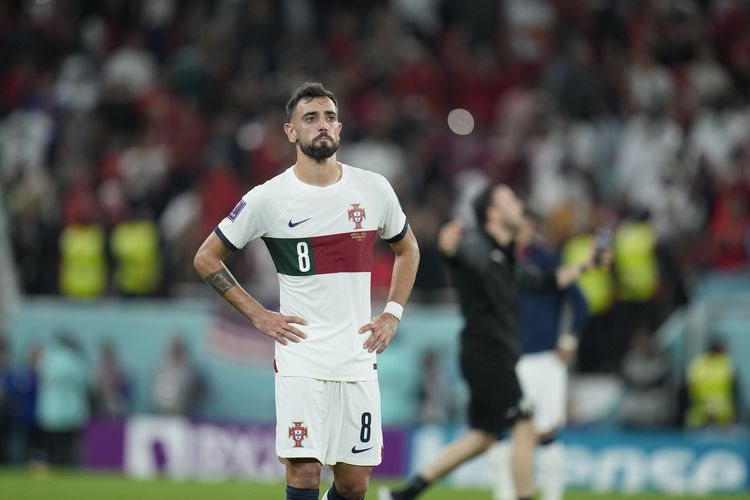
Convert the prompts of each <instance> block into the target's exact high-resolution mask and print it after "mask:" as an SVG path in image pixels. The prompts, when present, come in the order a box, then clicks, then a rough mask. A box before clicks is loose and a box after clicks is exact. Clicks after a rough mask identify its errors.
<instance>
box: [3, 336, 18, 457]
mask: <svg viewBox="0 0 750 500" xmlns="http://www.w3.org/2000/svg"><path fill="white" fill-rule="evenodd" d="M15 399H16V398H15V397H14V394H13V372H12V370H11V367H10V355H9V353H8V345H7V343H6V342H5V340H4V339H1V338H0V465H6V464H8V462H9V461H10V453H11V436H12V434H11V431H12V426H13V412H14V410H15V408H14V406H15V404H16V400H15Z"/></svg>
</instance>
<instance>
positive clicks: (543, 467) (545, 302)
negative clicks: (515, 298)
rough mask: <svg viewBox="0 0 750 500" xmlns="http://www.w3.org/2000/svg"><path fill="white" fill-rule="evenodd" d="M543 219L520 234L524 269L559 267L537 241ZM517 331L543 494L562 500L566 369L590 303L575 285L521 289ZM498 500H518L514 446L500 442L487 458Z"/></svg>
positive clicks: (531, 219) (530, 221) (529, 220)
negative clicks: (567, 314)
mask: <svg viewBox="0 0 750 500" xmlns="http://www.w3.org/2000/svg"><path fill="white" fill-rule="evenodd" d="M538 228H539V220H538V219H537V218H536V216H535V215H534V214H531V213H527V214H526V216H525V217H524V222H523V225H522V227H521V231H520V232H519V234H518V239H517V250H518V253H519V254H520V255H521V256H522V258H523V261H524V265H525V266H527V267H529V268H535V269H538V270H539V271H540V272H550V271H553V270H554V269H556V268H557V267H558V266H559V265H560V257H559V255H558V253H557V252H556V251H555V250H554V249H552V248H550V246H549V245H547V244H545V242H544V241H543V240H542V239H540V238H539V237H538ZM566 307H570V311H571V318H570V320H569V323H570V328H569V330H568V329H567V325H566V331H565V332H564V333H563V334H562V335H560V331H561V330H560V329H561V326H562V323H563V315H564V311H565V310H566V309H565V308H566ZM519 308H520V312H519V330H520V339H521V350H522V352H523V354H522V355H521V359H520V360H519V361H518V364H517V365H516V374H517V375H518V379H519V382H520V383H521V389H522V391H523V394H524V396H525V397H526V398H527V399H528V401H529V403H530V404H531V407H532V408H533V409H534V416H533V422H534V429H535V431H536V433H537V439H538V442H539V445H540V446H539V448H538V449H537V453H538V462H539V465H540V474H539V479H540V484H539V487H540V490H541V492H542V499H543V500H561V499H562V497H563V492H564V489H565V478H564V463H563V461H564V452H565V450H564V448H563V446H562V444H561V443H559V442H558V441H557V432H558V430H559V428H560V427H562V425H563V424H564V423H565V410H566V395H567V382H568V370H567V367H568V364H569V363H570V362H571V361H572V360H573V358H574V357H575V353H576V347H577V345H578V336H577V333H579V332H581V331H582V329H583V327H584V325H585V323H586V319H587V316H588V307H587V305H586V299H585V298H584V297H583V294H582V293H581V291H580V289H579V288H578V286H577V285H576V284H575V283H573V284H571V285H570V286H569V287H567V288H563V289H561V290H553V291H547V292H544V293H535V292H533V291H527V290H524V289H521V291H520V294H519ZM488 457H489V459H490V464H491V466H492V474H490V478H491V480H492V485H493V496H494V498H495V500H513V499H514V498H515V497H516V494H515V488H514V487H513V481H512V480H511V469H510V443H509V442H508V441H507V440H504V441H500V442H497V443H496V444H495V445H493V447H492V449H490V451H489V453H488Z"/></svg>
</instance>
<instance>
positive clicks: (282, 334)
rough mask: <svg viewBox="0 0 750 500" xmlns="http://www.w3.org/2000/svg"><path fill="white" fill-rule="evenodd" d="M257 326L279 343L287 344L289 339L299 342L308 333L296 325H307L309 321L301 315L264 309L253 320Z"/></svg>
mask: <svg viewBox="0 0 750 500" xmlns="http://www.w3.org/2000/svg"><path fill="white" fill-rule="evenodd" d="M253 324H254V325H255V328H257V329H258V330H260V331H261V333H263V334H264V335H268V336H269V337H271V338H272V339H274V340H275V341H276V342H278V343H279V344H283V345H287V344H288V343H289V341H292V342H299V341H300V340H302V339H304V338H307V335H306V334H305V333H304V332H303V331H302V330H300V329H298V328H297V327H296V326H294V325H307V321H306V320H305V319H303V318H300V317H299V316H285V315H283V314H281V313H278V312H276V311H269V310H265V311H263V312H262V313H261V314H260V315H259V317H258V318H257V319H255V320H253Z"/></svg>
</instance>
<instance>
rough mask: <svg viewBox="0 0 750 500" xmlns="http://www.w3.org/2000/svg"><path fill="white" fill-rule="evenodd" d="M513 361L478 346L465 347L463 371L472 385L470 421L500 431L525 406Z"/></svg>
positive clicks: (479, 428) (477, 427)
mask: <svg viewBox="0 0 750 500" xmlns="http://www.w3.org/2000/svg"><path fill="white" fill-rule="evenodd" d="M514 364H515V363H513V362H511V361H506V360H502V359H498V357H496V356H492V355H488V353H485V352H482V351H478V350H475V349H463V350H462V353H461V373H462V375H463V377H464V380H465V381H466V384H467V385H468V387H469V425H470V426H471V428H472V429H477V430H482V431H485V432H489V433H491V434H498V433H500V432H501V431H502V430H503V429H505V428H507V427H508V426H509V425H510V424H511V423H512V422H513V420H514V419H515V418H517V417H518V416H519V414H521V413H522V412H525V411H527V410H522V408H523V407H525V406H526V403H525V402H524V398H523V394H522V392H521V387H520V384H519V382H518V377H517V375H516V372H515V370H514Z"/></svg>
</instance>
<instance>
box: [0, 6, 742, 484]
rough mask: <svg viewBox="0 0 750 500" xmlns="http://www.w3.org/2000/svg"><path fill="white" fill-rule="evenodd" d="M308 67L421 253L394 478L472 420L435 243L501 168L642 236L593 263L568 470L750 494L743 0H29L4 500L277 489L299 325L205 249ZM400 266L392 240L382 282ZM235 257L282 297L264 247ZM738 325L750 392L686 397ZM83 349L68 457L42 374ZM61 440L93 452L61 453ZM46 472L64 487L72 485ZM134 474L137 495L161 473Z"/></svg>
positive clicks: (4, 402) (1, 353)
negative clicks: (278, 374)
mask: <svg viewBox="0 0 750 500" xmlns="http://www.w3.org/2000/svg"><path fill="white" fill-rule="evenodd" d="M308 80H313V81H316V80H319V81H322V82H324V83H325V84H326V85H327V86H328V87H330V88H331V89H332V90H334V91H335V92H336V94H337V95H338V97H339V100H340V109H341V121H342V122H343V123H344V136H343V141H342V147H341V150H340V156H339V158H340V159H341V160H342V161H345V162H347V163H351V164H353V165H356V166H359V167H362V168H367V169H371V170H374V171H378V172H380V173H382V174H383V175H385V176H386V177H387V178H388V179H389V180H390V181H391V183H392V184H393V185H394V187H395V188H396V190H397V192H398V194H399V196H400V199H401V201H402V203H403V206H404V209H405V211H406V213H407V215H408V216H409V219H410V221H411V224H412V227H413V230H414V232H415V234H416V236H417V239H418V240H419V243H420V247H421V253H422V262H421V267H420V270H419V274H418V276H417V283H416V287H415V291H414V294H413V300H412V302H411V303H410V305H409V307H408V308H407V312H406V314H405V316H404V320H403V322H402V325H401V327H400V329H399V332H400V333H399V336H398V337H397V340H396V341H395V342H394V344H393V345H392V346H391V347H390V348H389V350H388V352H387V353H386V354H385V355H383V356H382V357H381V359H380V361H379V365H380V368H379V369H380V371H381V386H382V389H381V390H382V394H383V412H384V424H385V425H386V446H387V447H386V458H385V461H384V464H383V465H382V466H381V467H380V468H378V469H377V474H379V476H381V477H390V478H398V477H403V476H405V475H406V474H408V473H409V472H411V471H413V470H415V468H416V467H417V466H418V465H419V464H421V463H423V461H424V460H425V459H426V458H427V457H429V456H430V455H431V454H432V453H434V451H435V450H436V449H437V448H438V447H439V446H440V445H441V443H443V442H445V441H446V440H447V439H449V438H450V437H451V436H452V435H454V434H455V433H457V432H461V429H462V425H463V416H464V412H463V408H464V403H465V399H466V393H465V389H464V387H463V386H462V383H461V382H460V379H459V377H458V372H457V366H456V362H455V358H456V356H455V355H456V341H457V335H458V330H459V328H460V324H461V322H460V317H459V315H458V312H457V308H456V305H455V302H454V297H453V295H452V293H451V291H450V289H449V287H448V284H447V282H446V277H445V274H444V271H443V269H442V268H441V265H440V262H439V257H438V255H437V252H436V249H435V235H436V230H437V228H438V226H439V224H440V223H442V222H443V221H445V220H447V219H448V218H450V217H453V216H460V217H465V216H466V212H467V209H466V207H467V201H466V200H467V199H469V198H470V197H471V195H472V194H473V193H475V192H476V190H477V189H478V186H481V185H482V184H483V183H484V182H486V181H487V180H501V181H504V182H507V183H508V184H510V185H512V186H513V187H514V188H515V189H517V190H518V191H519V192H521V193H523V194H524V196H525V197H526V199H527V200H528V202H529V205H530V207H532V208H533V209H534V210H535V211H536V212H537V213H538V214H540V215H541V216H542V218H543V219H544V221H545V234H546V236H547V238H548V240H549V241H550V242H552V243H553V244H554V245H556V246H557V247H558V248H559V249H560V251H561V253H562V256H563V259H564V260H565V261H567V262H575V261H576V260H578V259H581V258H582V256H581V254H582V251H581V249H582V248H585V247H586V245H587V244H588V241H589V239H590V237H591V234H592V232H593V231H594V230H595V229H597V228H600V227H610V228H613V229H615V231H616V239H615V245H614V253H615V263H614V266H613V269H612V271H611V272H600V273H590V274H588V275H587V276H585V277H584V278H583V279H582V281H581V286H582V288H583V289H584V293H585V295H586V297H587V300H588V303H589V307H590V309H591V314H592V317H591V320H590V322H589V324H588V326H587V328H586V330H585V331H584V332H583V337H582V341H581V346H580V352H579V356H578V360H577V363H576V365H575V366H574V367H573V368H572V381H571V392H570V411H569V414H570V425H569V427H568V428H567V429H566V430H565V432H564V441H565V442H566V444H567V449H568V460H567V462H568V463H567V481H568V484H569V486H570V487H571V488H574V489H575V490H577V491H584V492H585V491H588V492H590V493H589V494H588V495H589V496H592V497H602V496H603V495H606V494H613V495H614V494H617V493H626V494H629V495H636V494H640V495H643V496H635V497H634V498H649V497H651V496H655V495H659V494H672V495H681V494H698V495H707V496H709V495H713V494H718V493H721V492H724V493H725V494H726V493H727V492H729V493H734V494H736V495H737V496H738V497H740V496H743V495H745V494H747V492H748V485H749V484H750V433H749V432H748V428H747V424H748V421H749V419H750V367H748V363H747V360H748V359H750V268H749V266H748V260H749V255H750V106H749V103H748V97H750V96H749V94H748V90H749V89H750V4H749V3H748V2H746V1H743V0H713V1H712V0H663V1H658V0H621V1H616V0H504V1H501V0H472V1H461V0H392V1H390V2H389V1H378V0H369V1H361V2H348V1H323V0H278V1H271V0H252V1H250V0H246V1H243V0H213V1H197V0H150V1H127V0H101V1H92V0H80V1H75V0H15V1H14V0H6V1H3V2H0V180H1V181H2V187H1V189H0V201H1V202H0V283H1V286H0V343H1V345H2V348H1V349H0V383H1V384H2V386H0V409H1V410H2V414H1V415H0V418H2V421H1V422H0V460H1V461H2V463H3V465H4V467H6V468H5V469H2V471H0V496H2V498H9V499H11V498H13V499H15V498H35V499H37V498H39V499H42V498H56V499H60V498H67V497H64V496H63V493H61V492H62V491H73V493H71V496H70V498H81V496H82V495H83V494H84V493H81V492H83V491H86V488H85V486H80V488H81V489H79V490H76V489H73V490H70V488H75V487H74V486H70V484H78V483H80V484H88V485H89V487H91V485H93V484H101V483H97V481H104V480H102V479H101V478H102V477H110V476H100V475H98V474H100V473H101V472H102V471H107V472H108V473H112V472H114V473H116V474H122V475H123V476H125V477H127V476H131V477H136V478H141V479H144V478H161V477H166V478H171V479H175V480H180V481H181V482H182V481H187V480H194V479H195V480H201V481H202V480H209V481H212V482H218V483H221V484H222V485H223V488H225V490H223V491H225V492H226V496H223V497H222V498H234V497H233V496H232V495H233V493H229V489H231V488H233V487H234V486H232V485H233V484H235V483H232V482H231V481H234V480H242V481H259V482H261V483H262V482H266V483H267V482H271V483H273V482H274V481H280V480H281V478H282V474H283V470H282V468H281V466H280V465H279V464H278V462H277V461H276V458H275V456H274V452H273V428H272V424H273V418H274V414H273V412H274V409H273V393H272V387H273V384H272V377H273V375H272V371H271V367H270V363H271V358H272V352H273V346H272V345H271V344H270V342H267V341H266V339H265V338H264V337H262V336H261V335H258V334H257V332H253V331H252V329H251V328H250V327H249V326H248V325H247V324H246V323H245V322H243V321H241V319H240V318H238V317H237V316H236V315H235V314H233V313H232V311H230V310H228V308H227V307H226V306H225V305H223V304H222V302H221V300H220V299H218V298H217V297H215V296H213V295H212V292H211V290H210V289H209V288H208V287H207V286H205V285H203V284H202V283H200V282H199V279H198V277H197V276H196V274H195V273H194V271H193V270H192V265H191V262H192V256H193V254H194V252H195V250H196V248H197V245H198V244H199V243H200V242H201V241H202V239H203V238H204V237H205V236H206V235H207V234H208V232H209V231H210V230H211V229H212V228H213V227H214V226H215V225H216V224H217V222H218V221H219V220H220V219H221V218H222V217H224V216H225V215H226V214H227V213H228V212H229V211H230V210H231V209H232V207H233V206H234V204H235V203H236V201H237V199H238V198H239V197H240V196H241V195H242V194H243V193H244V192H245V191H246V190H248V189H249V188H250V187H251V186H252V185H254V184H256V183H259V182H262V181H264V180H266V179H267V178H269V177H271V176H272V175H274V174H275V173H276V172H278V171H279V170H280V169H283V168H286V167H287V166H289V165H290V164H291V163H293V161H294V160H293V149H292V148H291V147H290V146H289V144H288V143H287V142H286V140H285V137H284V136H283V135H282V130H281V124H282V123H283V121H284V120H285V117H284V114H283V104H284V102H285V100H286V98H287V96H288V94H289V93H290V91H291V90H292V89H293V88H295V87H296V86H297V85H298V84H300V83H301V82H303V81H308ZM391 259H392V257H391V254H390V250H389V249H388V248H387V247H385V246H383V247H382V248H379V249H378V251H377V254H376V259H375V262H374V270H373V296H374V297H375V298H376V300H377V301H380V302H382V299H383V297H384V294H385V291H386V290H387V286H388V280H389V277H390V263H391ZM231 269H232V270H233V272H234V273H235V275H236V276H237V277H238V279H239V280H240V281H241V282H242V283H243V284H244V285H246V286H247V288H248V289H249V290H250V291H251V293H253V294H254V295H255V296H256V297H258V298H259V299H260V300H262V301H263V302H264V303H265V304H266V305H267V306H269V307H274V306H275V300H276V292H277V285H276V278H275V271H274V269H273V265H272V262H271V260H270V258H269V257H268V255H267V254H266V252H265V249H263V248H261V247H260V246H258V245H251V246H250V247H249V248H248V249H246V250H245V251H243V252H242V253H240V254H239V255H236V256H234V257H233V260H232V262H231ZM377 307H380V306H378V305H376V308H377ZM376 310H377V309H376ZM716 342H720V343H723V344H724V346H725V347H726V351H727V353H728V355H729V356H730V358H731V359H732V360H733V361H734V364H733V372H732V373H731V376H732V378H733V384H734V385H733V388H732V387H730V386H724V387H718V388H711V387H709V389H710V390H716V391H718V392H721V391H724V392H726V391H730V392H732V394H731V400H732V407H733V409H734V412H733V414H732V413H729V414H727V415H724V416H722V417H721V418H719V419H718V420H720V421H719V422H710V421H708V420H707V419H705V418H701V417H700V416H697V417H696V416H695V415H693V418H689V414H690V410H691V408H693V406H692V405H694V401H691V397H690V394H691V384H701V383H705V381H700V380H696V379H695V378H693V379H690V380H689V379H688V377H687V373H688V371H689V368H690V366H691V363H692V362H693V361H694V360H695V359H697V358H699V357H700V356H702V355H704V353H705V352H706V350H707V349H708V347H709V345H711V344H712V343H716ZM66 349H67V350H70V349H73V350H78V352H79V353H80V355H81V356H82V358H83V359H84V360H85V361H84V364H83V365H82V368H80V372H81V374H80V376H81V377H82V378H83V379H85V380H86V381H87V382H86V383H87V385H88V391H87V394H86V395H85V397H86V400H87V401H88V403H90V404H89V405H88V409H89V410H90V411H89V412H87V413H81V414H80V416H79V417H80V418H79V419H78V420H77V421H76V422H75V423H74V425H73V428H79V429H80V434H79V433H76V432H73V433H60V432H56V433H53V435H52V436H53V438H54V439H55V440H56V441H55V446H54V447H53V453H52V455H54V456H50V453H49V450H48V452H47V453H44V452H43V451H42V450H43V449H45V447H44V446H42V445H43V443H45V441H47V440H48V439H49V438H50V435H49V433H48V432H46V431H47V430H49V429H45V428H44V427H45V426H48V422H47V423H44V424H41V425H40V421H39V420H40V419H39V415H38V412H37V411H36V410H37V408H36V399H35V398H36V394H37V392H38V390H39V387H38V386H37V383H38V377H37V376H36V375H37V371H38V369H39V367H40V363H41V364H43V363H45V362H46V360H48V359H49V358H51V357H52V355H53V354H54V353H56V352H60V351H61V350H66ZM708 385H709V386H710V383H709V384H708ZM720 395H721V394H720ZM49 461H53V462H62V463H68V464H72V465H74V467H76V468H78V469H80V470H82V471H84V472H82V473H76V474H73V475H72V476H66V475H65V474H63V475H62V476H60V475H59V474H58V475H55V474H56V473H55V472H54V470H55V469H53V472H52V473H51V474H52V475H51V476H48V475H47V474H50V472H48V469H47V468H46V467H47V465H46V464H47V463H48V462H49ZM21 467H24V468H25V469H21ZM11 468H16V469H17V470H16V471H13V470H12V469H11ZM22 470H23V471H25V470H28V472H29V473H30V474H32V475H33V476H34V477H48V478H51V479H50V482H49V483H48V484H50V485H61V486H60V487H59V488H57V487H54V488H53V489H54V490H57V496H55V495H56V494H55V492H54V491H53V492H50V493H48V494H49V496H45V495H47V493H42V490H34V489H33V488H34V486H33V485H34V483H30V482H28V481H27V480H26V479H27V477H28V476H27V475H26V474H27V472H21V471H22ZM86 471H89V472H86ZM95 473H96V474H95ZM80 474H83V475H80ZM86 474H90V476H87V475H86ZM488 474H489V471H488V468H487V466H486V464H485V463H484V462H483V461H482V460H481V459H479V460H477V461H475V462H472V463H470V464H468V465H466V466H464V467H463V468H461V469H460V470H458V471H457V472H456V473H455V474H453V475H452V476H451V477H450V478H449V480H448V483H449V485H451V486H452V487H454V488H466V487H472V488H480V489H485V490H484V491H480V492H478V493H476V492H475V493H474V494H475V495H476V498H489V496H490V495H489V492H488V490H486V485H487V478H488ZM65 477H72V478H73V479H72V480H71V481H72V483H65V482H64V480H63V479H61V478H65ZM81 478H88V479H89V481H87V480H86V479H83V480H82V479H81ZM56 481H63V482H56ZM76 481H77V482H78V483H76ZM112 481H113V482H111V483H107V482H106V481H105V483H106V484H107V485H110V486H107V487H106V488H105V489H108V490H109V491H110V492H111V491H112V488H114V489H115V490H116V491H117V490H119V488H122V492H123V496H122V498H130V497H128V496H127V495H125V493H124V492H125V491H126V490H129V489H132V488H133V487H134V486H133V484H135V483H127V482H125V481H121V482H117V481H116V480H114V479H113V480H112ZM40 484H41V483H40ZM65 484H67V485H68V486H64V485H65ZM137 484H139V485H140V486H136V488H140V489H138V490H137V493H134V494H133V495H134V497H135V496H137V497H138V498H149V497H150V496H153V497H154V498H157V497H158V498H171V497H170V496H168V495H170V494H171V493H167V492H168V491H172V492H173V493H174V492H175V491H176V490H169V488H170V485H172V487H173V488H179V484H184V483H177V482H169V481H167V482H166V483H165V482H163V481H160V482H146V483H137ZM187 484H193V483H187ZM243 484H244V483H243ZM248 484H251V483H248ZM253 484H260V483H253ZM279 484H280V483H279ZM117 485H120V486H117ZM128 485H130V486H128ZM100 487H101V486H100ZM66 488H68V489H67V490H66ZM196 488H198V487H196ZM187 490H190V489H189V488H188V489H183V490H180V491H183V492H184V493H180V494H179V495H180V496H179V497H180V498H189V495H190V493H187V492H185V491H187ZM91 491H94V490H91ZM149 491H150V493H149ZM192 491H195V489H193V490H192ZM209 491H210V490H206V493H205V495H213V493H209ZM249 491H250V490H248V492H249ZM280 491H281V486H278V488H276V489H272V490H258V492H254V493H253V492H250V493H248V496H247V497H248V498H271V497H273V496H275V495H276V494H277V493H276V492H280ZM446 491H448V492H449V493H444V494H447V495H448V496H446V497H445V498H449V497H459V496H460V497H461V498H474V496H469V495H470V493H468V492H465V493H460V492H459V490H446ZM647 492H650V493H647ZM220 495H221V494H219V496H220ZM439 495H440V493H439V492H436V493H435V496H434V498H441V497H440V496H439ZM578 495H582V496H580V497H581V498H586V494H585V493H580V494H578ZM107 496H111V495H110V493H107ZM112 498H116V496H112ZM175 498H177V496H175ZM202 498H203V497H202ZM427 498H433V497H430V496H429V495H428V496H427ZM571 498H579V497H578V496H575V495H574V496H571ZM726 498H729V496H727V497H726Z"/></svg>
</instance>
